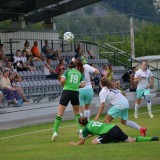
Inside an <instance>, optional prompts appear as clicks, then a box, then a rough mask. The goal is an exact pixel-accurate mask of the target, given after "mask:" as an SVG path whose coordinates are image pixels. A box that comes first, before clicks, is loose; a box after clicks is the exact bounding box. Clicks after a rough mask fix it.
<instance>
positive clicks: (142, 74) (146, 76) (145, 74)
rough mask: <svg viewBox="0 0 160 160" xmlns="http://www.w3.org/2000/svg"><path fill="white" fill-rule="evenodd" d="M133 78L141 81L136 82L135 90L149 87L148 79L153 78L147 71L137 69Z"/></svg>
mask: <svg viewBox="0 0 160 160" xmlns="http://www.w3.org/2000/svg"><path fill="white" fill-rule="evenodd" d="M134 77H135V78H139V77H140V78H141V80H139V81H138V85H137V89H145V88H146V87H147V86H148V85H149V79H150V77H153V74H152V72H151V71H150V70H149V69H147V70H146V71H143V70H142V69H139V70H138V71H137V72H136V73H135V76H134Z"/></svg>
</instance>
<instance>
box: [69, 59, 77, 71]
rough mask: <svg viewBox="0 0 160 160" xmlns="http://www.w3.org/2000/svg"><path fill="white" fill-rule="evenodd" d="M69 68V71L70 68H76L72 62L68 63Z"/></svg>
mask: <svg viewBox="0 0 160 160" xmlns="http://www.w3.org/2000/svg"><path fill="white" fill-rule="evenodd" d="M69 68H70V69H71V68H76V65H75V63H74V62H73V61H71V62H70V63H69Z"/></svg>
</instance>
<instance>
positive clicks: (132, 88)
mask: <svg viewBox="0 0 160 160" xmlns="http://www.w3.org/2000/svg"><path fill="white" fill-rule="evenodd" d="M136 71H137V69H136V67H132V70H130V71H129V72H128V73H129V86H130V92H135V91H136V88H137V83H136V82H134V75H135V73H136Z"/></svg>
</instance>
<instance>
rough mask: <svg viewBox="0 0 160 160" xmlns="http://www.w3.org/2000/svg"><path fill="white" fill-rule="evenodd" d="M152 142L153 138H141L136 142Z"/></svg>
mask: <svg viewBox="0 0 160 160" xmlns="http://www.w3.org/2000/svg"><path fill="white" fill-rule="evenodd" d="M151 140H152V137H141V136H138V137H136V142H146V141H151Z"/></svg>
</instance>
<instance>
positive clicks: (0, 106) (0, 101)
mask: <svg viewBox="0 0 160 160" xmlns="http://www.w3.org/2000/svg"><path fill="white" fill-rule="evenodd" d="M2 98H3V93H2V91H0V108H2V107H3V106H2Z"/></svg>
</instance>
